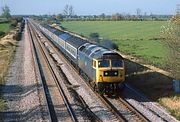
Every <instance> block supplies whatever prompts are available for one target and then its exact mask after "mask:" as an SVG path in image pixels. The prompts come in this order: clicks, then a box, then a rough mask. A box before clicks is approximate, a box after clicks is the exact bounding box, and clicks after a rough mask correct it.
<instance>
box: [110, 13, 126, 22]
mask: <svg viewBox="0 0 180 122" xmlns="http://www.w3.org/2000/svg"><path fill="white" fill-rule="evenodd" d="M111 19H112V20H115V21H118V20H123V19H124V18H123V16H122V15H121V14H119V13H116V14H113V15H112V17H111Z"/></svg>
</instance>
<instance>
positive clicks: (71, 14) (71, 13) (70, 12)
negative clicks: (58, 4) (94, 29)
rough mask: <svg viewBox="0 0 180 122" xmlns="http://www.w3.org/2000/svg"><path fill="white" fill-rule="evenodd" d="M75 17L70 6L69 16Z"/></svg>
mask: <svg viewBox="0 0 180 122" xmlns="http://www.w3.org/2000/svg"><path fill="white" fill-rule="evenodd" d="M73 15H74V10H73V6H72V5H70V6H69V16H73Z"/></svg>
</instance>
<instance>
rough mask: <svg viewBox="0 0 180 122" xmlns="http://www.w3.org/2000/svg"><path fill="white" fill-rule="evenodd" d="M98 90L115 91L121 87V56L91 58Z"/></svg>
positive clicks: (123, 74)
mask: <svg viewBox="0 0 180 122" xmlns="http://www.w3.org/2000/svg"><path fill="white" fill-rule="evenodd" d="M93 65H94V67H96V84H97V86H98V90H99V92H109V91H117V90H119V89H121V88H122V87H123V81H124V80H125V68H124V61H123V59H122V58H115V59H111V58H110V59H100V60H93Z"/></svg>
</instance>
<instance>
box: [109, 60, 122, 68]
mask: <svg viewBox="0 0 180 122" xmlns="http://www.w3.org/2000/svg"><path fill="white" fill-rule="evenodd" d="M111 62H112V67H122V66H123V64H122V60H118V59H113V60H112V61H111Z"/></svg>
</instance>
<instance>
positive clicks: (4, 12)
mask: <svg viewBox="0 0 180 122" xmlns="http://www.w3.org/2000/svg"><path fill="white" fill-rule="evenodd" d="M2 16H3V17H5V18H7V19H10V18H11V14H10V9H9V7H8V6H7V5H5V6H4V7H3V8H2Z"/></svg>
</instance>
